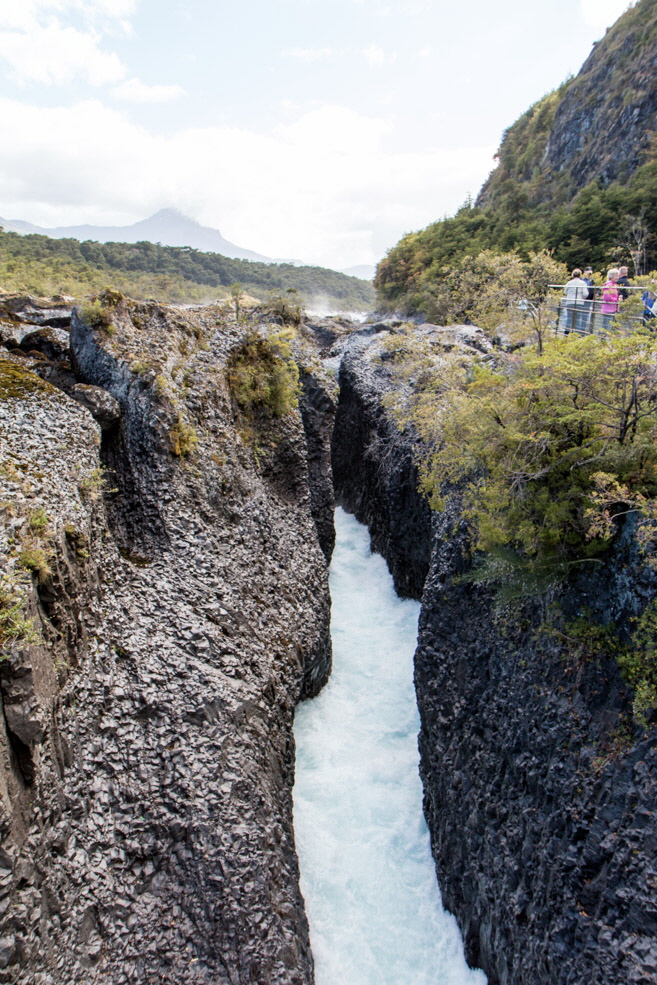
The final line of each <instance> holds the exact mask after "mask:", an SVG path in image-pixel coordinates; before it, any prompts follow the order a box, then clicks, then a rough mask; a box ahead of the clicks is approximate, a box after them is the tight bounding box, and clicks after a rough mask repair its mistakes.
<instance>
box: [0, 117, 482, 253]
mask: <svg viewBox="0 0 657 985" xmlns="http://www.w3.org/2000/svg"><path fill="white" fill-rule="evenodd" d="M389 131H390V123H389V121H387V120H385V119H376V118H372V117H367V116H363V115H361V114H358V113H356V112H354V111H352V110H348V109H345V108H343V107H339V106H325V107H323V108H321V109H317V110H313V111H312V112H309V113H306V114H304V115H303V116H301V117H299V118H298V119H297V120H296V121H295V122H294V123H292V124H290V125H289V126H285V127H281V128H280V129H279V130H277V131H275V132H272V133H269V134H256V133H253V132H250V131H247V130H240V129H235V128H229V127H204V128H195V129H188V130H184V131H180V132H178V133H175V134H173V135H172V136H168V137H159V136H154V135H153V134H151V133H149V132H148V131H147V130H145V129H144V128H141V127H137V126H135V125H134V124H132V123H131V122H129V121H128V120H127V119H126V118H125V117H124V116H123V115H122V114H121V113H120V112H118V111H115V110H109V109H107V108H106V107H104V106H102V105H101V104H100V102H98V101H96V100H93V101H87V102H82V103H79V104H77V105H76V106H72V107H62V108H58V109H44V108H38V107H30V106H26V105H24V104H21V103H19V102H17V101H12V100H7V99H4V100H0V215H3V216H5V217H6V218H9V219H12V218H21V219H26V220H28V221H32V222H35V223H37V224H39V225H70V224H72V223H77V222H118V223H123V222H130V221H134V220H136V219H139V218H143V217H145V216H147V215H149V214H150V213H151V212H153V211H155V210H156V209H158V208H161V207H163V206H167V205H174V206H176V207H178V208H180V209H181V210H182V211H183V212H186V213H187V214H189V215H192V216H194V217H195V218H197V219H199V220H201V221H203V222H205V223H207V224H209V225H213V226H215V227H218V228H220V229H221V231H222V233H223V234H224V236H226V237H227V238H228V239H230V240H232V241H233V242H236V243H238V244H240V245H242V246H245V247H249V248H251V249H254V250H257V251H258V252H261V253H265V254H268V255H269V256H278V257H300V258H302V259H305V260H308V261H311V262H318V263H322V264H324V265H327V266H335V267H338V268H340V267H347V266H351V265H353V264H357V263H364V262H372V261H375V260H377V259H379V258H380V257H381V256H382V254H383V253H384V252H385V249H386V248H387V247H390V246H392V245H393V244H394V243H395V242H396V241H397V240H398V239H399V237H400V236H401V235H402V234H403V233H404V232H407V231H408V230H409V228H419V227H421V226H424V225H426V224H427V223H428V222H431V221H433V220H435V219H436V218H439V217H440V216H441V215H442V214H443V213H445V212H452V211H454V209H455V208H457V207H458V205H460V204H461V202H462V201H463V199H464V198H465V195H466V194H467V191H468V189H471V188H477V187H478V186H479V185H480V183H481V180H482V178H483V177H485V175H486V173H487V171H488V170H489V168H490V162H491V156H492V153H493V150H494V148H493V147H480V148H476V149H469V150H465V149H460V148H457V149H450V150H439V149H433V150H429V151H427V152H409V151H403V152H402V151H396V150H392V151H391V150H387V149H386V146H385V138H386V137H387V135H388V134H389ZM62 135H65V139H63V137H62ZM409 176H412V177H409Z"/></svg>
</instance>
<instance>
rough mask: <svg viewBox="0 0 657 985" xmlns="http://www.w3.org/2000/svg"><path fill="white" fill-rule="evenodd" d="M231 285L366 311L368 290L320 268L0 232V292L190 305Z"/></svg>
mask: <svg viewBox="0 0 657 985" xmlns="http://www.w3.org/2000/svg"><path fill="white" fill-rule="evenodd" d="M235 284H239V285H241V288H242V289H243V291H244V292H245V293H248V294H252V295H254V296H255V297H258V298H265V297H266V296H267V294H268V293H269V292H279V293H280V292H285V291H288V290H290V289H291V290H296V291H298V292H299V295H300V296H301V300H302V301H303V302H304V303H306V304H310V303H312V302H313V300H314V299H316V298H323V299H326V301H327V303H328V305H330V306H332V307H336V308H339V309H341V310H366V309H368V308H369V307H371V306H372V304H373V301H374V292H373V290H372V286H371V285H370V284H369V283H368V282H366V281H363V280H360V279H359V278H357V277H347V276H346V275H345V274H340V273H338V272H337V271H334V270H327V269H325V268H323V267H295V266H293V265H292V264H274V263H256V262H252V261H248V260H232V259H230V258H228V257H224V256H221V255H220V254H218V253H202V252H200V251H199V250H194V249H191V248H189V247H174V246H158V245H156V244H154V243H147V242H142V243H95V242H92V241H86V242H83V243H80V242H78V240H76V239H51V238H50V237H48V236H39V235H29V236H21V235H19V234H18V233H8V232H4V231H3V230H0V287H2V288H3V289H4V290H6V291H29V292H32V293H36V294H41V295H50V294H62V293H63V294H72V295H74V296H79V295H83V294H89V293H92V292H94V291H99V290H102V289H103V288H105V287H107V286H111V287H113V288H116V289H118V290H120V291H122V292H123V293H125V294H128V295H130V296H131V297H133V298H137V299H143V298H148V297H154V298H157V299H158V300H161V301H173V302H194V301H206V300H210V299H212V298H216V297H221V296H223V295H225V294H226V293H227V292H228V289H229V288H230V287H231V286H232V285H235Z"/></svg>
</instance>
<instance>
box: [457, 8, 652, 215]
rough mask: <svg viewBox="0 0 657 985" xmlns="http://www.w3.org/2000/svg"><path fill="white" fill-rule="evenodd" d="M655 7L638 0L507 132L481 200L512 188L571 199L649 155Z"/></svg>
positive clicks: (540, 197)
mask: <svg viewBox="0 0 657 985" xmlns="http://www.w3.org/2000/svg"><path fill="white" fill-rule="evenodd" d="M656 25H657V7H656V6H655V3H654V0H639V2H638V3H636V4H635V5H633V6H632V7H630V9H628V10H627V11H626V12H625V13H624V14H623V15H622V16H621V17H620V18H619V19H618V20H617V21H616V23H615V24H614V25H613V26H612V27H611V28H609V30H608V31H607V32H606V34H605V36H604V38H602V39H601V40H600V41H599V42H597V43H596V44H595V45H594V47H593V50H592V51H591V54H590V55H589V57H588V58H587V59H586V61H585V62H584V65H583V66H582V68H581V69H580V71H579V72H578V73H577V75H576V76H575V78H571V79H569V80H567V81H566V82H565V83H564V84H563V85H562V86H561V87H560V88H559V89H558V90H557V91H556V92H554V93H551V94H549V95H548V96H546V97H545V98H544V99H543V100H541V101H540V102H539V103H537V104H536V106H533V107H531V108H530V109H529V110H528V111H527V113H525V114H524V115H523V116H522V117H521V118H520V119H519V120H518V121H517V122H516V123H514V124H513V126H511V127H509V129H508V130H507V131H506V133H505V135H504V138H503V140H502V144H501V146H500V149H499V152H498V155H497V156H498V159H499V166H498V168H497V169H496V170H495V171H493V173H492V174H491V176H490V178H489V179H488V181H487V182H486V183H485V185H484V187H483V188H482V190H481V192H480V193H479V196H478V198H477V204H478V205H482V206H489V205H493V206H494V205H495V204H496V203H497V201H498V199H499V197H500V195H504V194H505V193H506V191H508V187H509V186H508V182H509V180H510V179H511V180H512V181H513V183H514V186H515V194H516V196H518V195H521V196H522V195H523V193H524V194H526V195H527V196H528V198H529V201H533V202H552V203H555V202H557V203H559V202H563V201H569V200H570V199H571V198H572V197H573V196H574V195H575V194H576V193H577V192H578V191H579V190H580V189H582V188H584V187H585V186H586V185H588V184H590V183H591V182H593V181H598V182H599V183H600V185H602V186H605V185H609V184H610V183H611V182H614V181H619V182H620V183H622V184H624V183H625V182H627V181H628V179H629V178H630V177H631V176H632V175H633V174H634V173H635V172H636V171H637V169H638V168H639V167H640V166H641V165H642V164H644V163H645V162H646V161H648V160H653V159H654V148H653V147H652V141H653V138H654V134H655V130H656V129H657V86H656V85H655V62H656V60H657V34H656V31H655V28H656Z"/></svg>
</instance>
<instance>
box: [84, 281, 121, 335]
mask: <svg viewBox="0 0 657 985" xmlns="http://www.w3.org/2000/svg"><path fill="white" fill-rule="evenodd" d="M123 300H124V297H123V294H121V293H120V292H119V291H114V290H112V289H111V288H105V290H103V291H101V292H100V294H98V295H96V297H93V298H90V299H89V300H88V301H85V303H84V304H82V305H81V306H80V317H81V318H82V320H83V321H84V322H86V323H87V325H91V326H92V328H99V329H101V331H103V332H105V334H106V335H116V332H117V328H116V325H114V324H113V316H114V312H115V311H116V310H117V308H118V307H119V305H120V304H121V302H122V301H123Z"/></svg>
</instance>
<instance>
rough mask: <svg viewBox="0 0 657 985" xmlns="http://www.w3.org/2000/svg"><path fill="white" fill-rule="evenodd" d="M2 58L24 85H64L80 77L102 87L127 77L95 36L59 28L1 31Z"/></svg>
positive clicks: (118, 61) (120, 65) (0, 47)
mask: <svg viewBox="0 0 657 985" xmlns="http://www.w3.org/2000/svg"><path fill="white" fill-rule="evenodd" d="M0 58H4V59H5V61H6V62H7V63H8V65H9V67H10V70H11V72H12V75H13V76H14V78H15V79H16V80H17V81H19V82H22V83H24V82H41V83H55V84H58V85H62V84H64V83H67V82H71V81H72V80H73V79H74V78H77V77H78V76H81V77H83V78H86V80H87V81H88V82H89V83H90V84H91V85H94V86H99V85H105V84H106V83H112V82H119V81H120V80H121V79H122V78H123V77H124V76H125V74H126V72H125V68H124V67H123V65H122V64H121V60H120V59H119V58H118V57H117V55H115V54H113V53H111V52H104V51H102V50H101V48H100V47H99V44H98V38H97V37H96V36H94V35H92V34H88V33H83V32H82V31H78V30H76V29H75V28H73V27H60V26H58V25H52V26H50V27H46V28H38V29H35V30H33V31H30V32H29V33H23V32H18V31H1V32H0Z"/></svg>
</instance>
